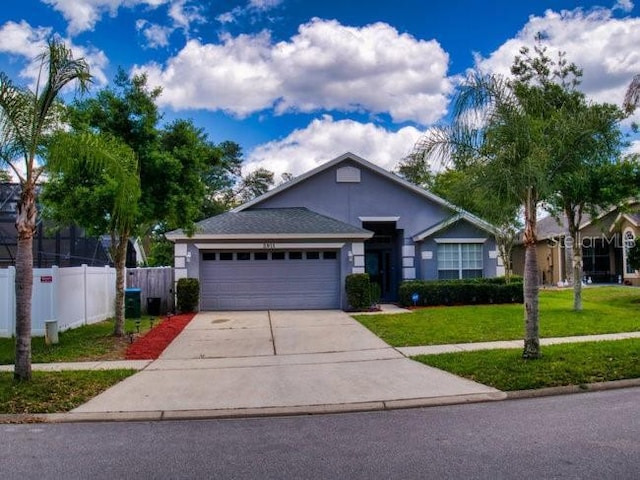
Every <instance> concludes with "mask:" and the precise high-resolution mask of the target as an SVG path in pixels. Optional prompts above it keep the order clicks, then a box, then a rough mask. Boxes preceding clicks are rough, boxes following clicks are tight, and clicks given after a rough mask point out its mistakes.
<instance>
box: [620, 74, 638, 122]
mask: <svg viewBox="0 0 640 480" xmlns="http://www.w3.org/2000/svg"><path fill="white" fill-rule="evenodd" d="M638 102H640V75H636V76H635V77H633V80H631V83H630V84H629V87H627V93H626V94H625V95H624V102H623V104H624V109H625V110H626V112H627V113H629V114H630V113H633V111H634V110H635V109H636V107H637V106H638Z"/></svg>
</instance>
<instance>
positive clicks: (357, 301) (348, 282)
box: [345, 273, 371, 310]
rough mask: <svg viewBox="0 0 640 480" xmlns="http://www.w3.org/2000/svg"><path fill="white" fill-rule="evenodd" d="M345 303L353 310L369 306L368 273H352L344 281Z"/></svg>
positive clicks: (369, 286) (369, 280) (369, 281)
mask: <svg viewBox="0 0 640 480" xmlns="http://www.w3.org/2000/svg"><path fill="white" fill-rule="evenodd" d="M345 290H346V291H347V302H349V307H351V308H353V309H354V310H364V309H365V308H369V307H370V306H371V279H370V278H369V274H368V273H352V274H350V275H347V278H346V279H345Z"/></svg>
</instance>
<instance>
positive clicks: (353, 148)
mask: <svg viewBox="0 0 640 480" xmlns="http://www.w3.org/2000/svg"><path fill="white" fill-rule="evenodd" d="M420 136H421V132H420V131H419V130H418V129H416V128H414V127H410V126H409V127H404V128H401V129H400V130H398V131H397V132H392V131H389V130H386V129H384V128H382V127H379V126H377V125H374V124H372V123H359V122H356V121H353V120H337V121H336V120H334V119H333V118H332V117H331V116H329V115H324V116H323V117H322V118H318V119H316V120H313V121H312V122H311V123H310V124H309V125H307V127H305V128H303V129H299V130H295V131H293V132H291V133H290V134H289V135H288V136H287V137H286V138H283V139H282V140H275V141H271V142H268V143H265V144H263V145H260V146H258V147H256V148H255V149H254V150H253V151H251V152H250V153H249V154H248V156H247V160H246V163H245V170H246V171H249V172H250V171H253V170H255V169H257V168H260V167H264V168H267V169H269V170H271V171H273V172H274V173H275V174H276V178H279V177H280V175H281V174H283V173H292V174H293V175H295V176H297V175H300V174H302V173H305V172H307V171H309V170H311V169H313V168H315V167H317V166H318V165H321V164H323V163H325V162H327V161H329V160H332V159H333V158H335V157H337V156H339V155H342V154H343V153H345V152H352V153H355V154H356V155H359V156H361V157H362V158H365V159H367V160H369V161H371V162H373V163H375V164H377V165H379V166H381V167H382V168H385V169H387V170H390V171H391V170H393V169H394V168H395V167H396V165H397V163H398V162H399V161H400V160H401V159H402V158H403V157H404V156H406V155H407V154H408V153H410V152H411V149H412V148H413V145H414V143H415V142H416V141H417V140H418V138H419V137H420Z"/></svg>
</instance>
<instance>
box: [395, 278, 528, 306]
mask: <svg viewBox="0 0 640 480" xmlns="http://www.w3.org/2000/svg"><path fill="white" fill-rule="evenodd" d="M415 293H417V294H418V301H417V302H416V305H419V306H435V305H488V304H492V303H522V302H523V292H522V282H521V281H518V279H513V278H512V279H511V281H510V283H505V281H504V278H503V279H502V280H500V279H495V278H478V279H469V280H435V281H424V280H411V281H408V282H403V283H402V284H401V285H400V289H399V296H400V304H401V305H403V306H411V305H413V304H414V302H413V299H412V296H413V294H415Z"/></svg>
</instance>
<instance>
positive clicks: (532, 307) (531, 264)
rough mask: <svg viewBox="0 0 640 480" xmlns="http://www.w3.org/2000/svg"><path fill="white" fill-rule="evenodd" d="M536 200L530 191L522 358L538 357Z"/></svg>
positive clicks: (526, 209)
mask: <svg viewBox="0 0 640 480" xmlns="http://www.w3.org/2000/svg"><path fill="white" fill-rule="evenodd" d="M536 207H537V202H535V201H534V199H533V197H532V193H531V192H529V197H528V198H527V202H526V204H525V213H524V214H525V230H524V246H525V256H524V286H523V289H524V324H525V336H524V351H523V352H522V358H524V359H535V358H539V357H540V333H539V330H540V328H539V316H538V293H539V285H538V252H537V248H536V221H537V218H536V216H537V214H536Z"/></svg>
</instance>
